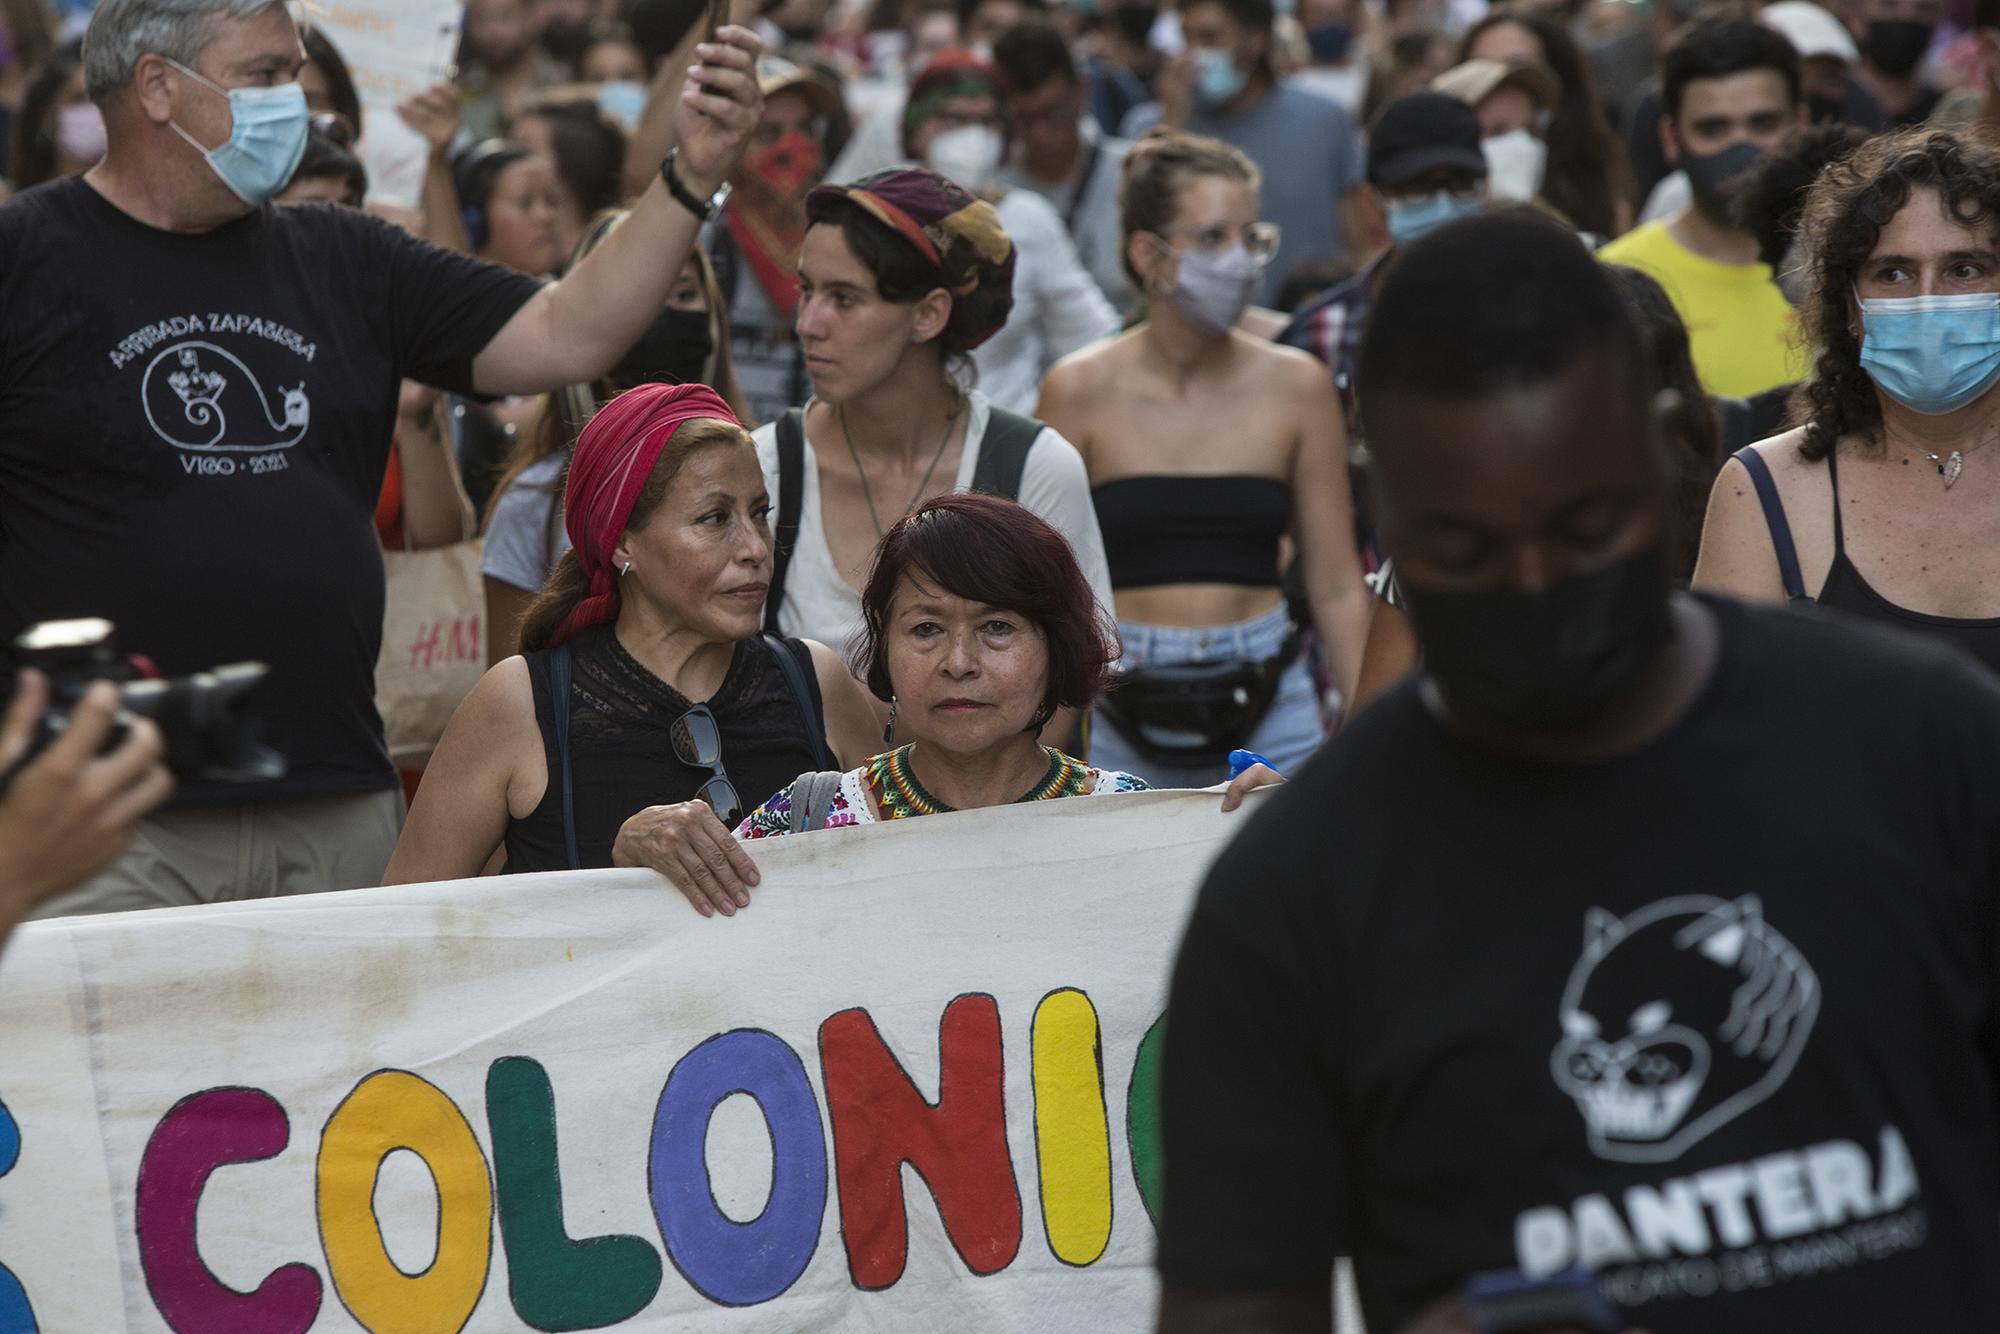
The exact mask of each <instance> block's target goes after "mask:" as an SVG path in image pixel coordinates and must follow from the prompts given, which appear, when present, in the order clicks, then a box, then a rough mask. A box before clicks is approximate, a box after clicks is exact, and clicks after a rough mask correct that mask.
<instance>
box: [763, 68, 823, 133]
mask: <svg viewBox="0 0 2000 1334" xmlns="http://www.w3.org/2000/svg"><path fill="white" fill-rule="evenodd" d="M787 89H796V90H798V91H799V92H801V93H803V94H804V95H805V99H806V101H807V103H809V104H810V105H811V107H812V112H813V114H814V115H815V116H824V117H826V118H827V119H828V120H833V119H836V118H837V117H839V115H840V113H841V105H840V90H839V89H838V88H836V87H834V86H833V80H831V79H829V78H827V77H826V75H824V74H821V73H820V72H819V71H818V70H812V69H805V68H803V67H802V66H799V65H794V64H793V63H792V62H791V61H789V60H786V59H785V58H784V57H782V56H765V57H763V58H762V59H760V60H759V61H758V62H757V91H758V92H760V93H762V94H763V95H764V96H765V97H766V98H769V97H771V96H773V95H774V94H777V93H782V92H784V91H786V90H787Z"/></svg>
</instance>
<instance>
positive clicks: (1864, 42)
mask: <svg viewBox="0 0 2000 1334" xmlns="http://www.w3.org/2000/svg"><path fill="white" fill-rule="evenodd" d="M1935 31H1936V29H1935V28H1933V27H1932V26H1931V25H1930V24H1928V23H1917V22H1914V21H1912V20H1910V19H1870V20H1869V21H1868V31H1867V33H1866V34H1865V35H1864V36H1863V37H1862V39H1861V49H1862V51H1863V52H1865V53H1866V54H1867V56H1868V63H1869V64H1871V65H1873V66H1874V67H1875V68H1876V69H1878V70H1881V71H1882V72H1883V73H1884V74H1886V75H1888V76H1889V77H1890V78H1892V79H1903V78H1908V77H1909V73H1910V71H1911V70H1913V69H1915V68H1916V67H1917V62H1918V61H1920V60H1922V59H1923V58H1924V52H1926V51H1928V50H1930V49H1931V34H1932V33H1933V32H1935Z"/></svg>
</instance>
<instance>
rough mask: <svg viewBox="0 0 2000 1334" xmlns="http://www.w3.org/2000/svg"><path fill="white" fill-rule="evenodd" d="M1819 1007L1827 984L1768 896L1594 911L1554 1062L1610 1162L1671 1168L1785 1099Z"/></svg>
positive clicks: (1567, 995) (1560, 1082)
mask: <svg viewBox="0 0 2000 1334" xmlns="http://www.w3.org/2000/svg"><path fill="white" fill-rule="evenodd" d="M1818 1014H1819V980H1818V979H1817V978H1816V977H1815V976H1814V975H1813V970H1812V967H1811V965H1809V964H1808V963H1807V962H1806V961H1805V958H1804V956H1802V955H1801V954H1800V953H1799V952H1798V951H1797V950H1796V949H1794V948H1793V947H1792V944H1791V942H1790V941H1788V940H1786V939H1785V938H1784V937H1783V936H1781V935H1779V934H1778V933H1777V932H1776V931H1775V930H1773V929H1772V928H1771V927H1770V925H1769V924H1767V923H1766V922H1765V921H1764V916H1763V909H1762V906H1761V905H1760V904H1759V903H1758V901H1757V898H1756V896H1755V895H1745V896H1743V897H1742V898H1739V899H1736V900H1734V901H1733V902H1732V901H1728V900H1724V899H1718V898H1711V897H1709V896H1707V895H1687V896H1684V897H1680V898H1672V899H1663V900H1661V901H1660V902H1658V903H1653V904H1648V905H1647V906H1646V907H1644V908H1641V909H1639V911H1637V912H1635V913H1633V914H1632V915H1631V916H1630V917H1626V918H1624V919H1622V920H1621V919H1619V918H1617V917H1614V916H1613V915H1612V914H1610V913H1608V912H1605V911H1603V910H1602V909H1599V908H1593V909H1591V910H1590V912H1589V913H1587V914H1586V915H1585V919H1584V948H1583V957H1582V958H1580V959H1578V960H1577V962H1576V967H1575V968H1574V969H1572V970H1571V972H1570V975H1569V985H1568V986H1567V987H1566V988H1565V989H1564V991H1563V999H1562V1010H1561V1016H1560V1017H1561V1021H1562V1030H1563V1039H1562V1041H1561V1042H1559V1043H1557V1044H1556V1048H1555V1052H1554V1054H1553V1057H1552V1060H1551V1067H1552V1069H1553V1071H1554V1074H1555V1081H1556V1084H1557V1086H1558V1087H1560V1088H1561V1089H1562V1091H1563V1092H1565V1093H1567V1094H1569V1096H1570V1097H1572V1098H1574V1099H1575V1100H1576V1105H1577V1109H1578V1110H1579V1111H1581V1112H1582V1113H1583V1119H1584V1125H1585V1127H1586V1129H1587V1130H1588V1132H1589V1137H1590V1147H1591V1151H1592V1152H1593V1153H1595V1154H1596V1155H1597V1156H1598V1157H1600V1158H1608V1159H1612V1160H1614V1161H1618V1162H1628V1163H1660V1162H1670V1161H1672V1160H1673V1159H1675V1158H1678V1157H1679V1156H1680V1155H1681V1154H1682V1153H1683V1152H1685V1151H1686V1150H1687V1149H1688V1147H1689V1146H1691V1145H1693V1144H1694V1143H1695V1142H1696V1141H1697V1140H1700V1139H1701V1138H1702V1137H1703V1136H1705V1135H1707V1134H1709V1133H1710V1132H1711V1131H1713V1130H1715V1129H1716V1127H1718V1126H1721V1125H1723V1124H1724V1123H1726V1122H1728V1121H1730V1120H1732V1119H1734V1118H1735V1117H1737V1116H1740V1115H1741V1114H1742V1113H1743V1112H1745V1111H1747V1110H1748V1109H1749V1108H1751V1107H1754V1106H1756V1105H1757V1104H1758V1103H1760V1102H1762V1101H1763V1100H1764V1099H1766V1098H1768V1097H1770V1096H1771V1094H1773V1093H1775V1092H1776V1091H1777V1090H1778V1088H1779V1087H1780V1086H1781V1085H1783V1084H1784V1082H1785V1078H1786V1076H1788V1075H1789V1074H1790V1073H1791V1070H1792V1066H1793V1064H1794V1063H1795V1062H1796V1061H1797V1060H1798V1056H1799V1052H1800V1050H1801V1049H1802V1048H1803V1047H1804V1046H1805V1042H1806V1037H1807V1035H1808V1034H1810V1033H1811V1031H1812V1026H1813V1020H1814V1019H1815V1018H1816V1017H1817V1016H1818Z"/></svg>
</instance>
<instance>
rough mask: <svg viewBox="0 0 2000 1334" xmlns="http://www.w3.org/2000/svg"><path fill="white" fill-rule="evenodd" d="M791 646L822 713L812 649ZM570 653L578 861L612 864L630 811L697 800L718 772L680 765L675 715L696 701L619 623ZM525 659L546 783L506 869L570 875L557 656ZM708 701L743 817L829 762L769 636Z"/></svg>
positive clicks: (586, 634) (742, 652) (518, 827)
mask: <svg viewBox="0 0 2000 1334" xmlns="http://www.w3.org/2000/svg"><path fill="white" fill-rule="evenodd" d="M783 642H784V645H785V649H786V651H787V652H789V653H791V654H792V656H793V658H794V659H796V660H797V662H798V664H799V667H800V669H801V670H802V671H803V672H804V673H805V680H806V688H807V689H808V690H809V691H811V692H812V697H813V709H814V711H815V712H816V713H820V712H821V705H820V700H819V681H818V679H817V678H816V677H815V676H814V675H813V666H812V656H811V654H810V652H809V651H808V650H807V648H806V646H805V645H804V644H803V643H801V642H800V641H798V640H796V639H787V640H785V641H783ZM570 649H571V666H570V675H571V681H570V700H569V710H570V715H569V716H570V723H569V746H570V776H571V782H572V783H573V784H574V785H575V808H576V848H577V856H578V859H579V861H580V862H581V864H582V865H584V866H609V865H611V845H612V843H613V842H614V841H615V840H616V839H617V837H618V829H619V826H620V825H622V824H624V823H625V821H626V819H627V818H629V817H630V816H631V815H632V814H633V813H635V812H637V811H639V810H642V809H644V808H645V807H647V806H661V805H666V804H669V803H672V802H679V801H688V800H690V799H692V798H693V797H694V795H695V793H696V792H697V791H699V790H700V788H701V786H702V784H704V783H706V782H707V781H708V779H709V777H710V774H709V771H708V770H707V769H705V768H698V767H695V766H693V765H688V764H683V763H681V760H680V757H679V756H677V755H676V754H675V753H674V747H673V742H672V740H671V738H670V737H669V735H668V732H669V729H670V728H671V727H672V726H673V723H674V721H675V720H676V719H677V718H679V717H680V716H681V714H683V713H685V712H686V711H687V709H688V708H689V707H690V701H689V700H688V698H687V697H686V696H685V695H682V694H681V693H680V692H679V691H678V690H675V689H674V688H673V687H671V686H669V685H668V684H667V683H666V682H664V681H662V680H660V678H659V677H657V676H655V675H653V674H652V673H651V672H649V671H647V670H646V669H645V668H644V667H642V666H641V665H640V664H639V663H638V661H637V660H636V659H634V658H633V657H632V655H631V654H629V653H627V652H626V651H625V648H624V646H623V645H621V644H620V643H619V642H618V636H617V634H616V633H615V632H614V630H613V628H612V627H611V626H609V625H598V626H592V627H591V628H590V629H588V630H585V631H583V632H582V633H580V634H578V635H577V636H576V637H575V638H573V639H571V640H570ZM527 660H528V676H529V679H530V680H531V682H532V683H533V688H534V695H535V721H536V723H537V724H538V725H539V726H540V727H541V730H542V754H543V755H544V756H545V757H546V759H547V762H548V766H549V785H548V790H547V791H546V792H545V793H544V794H543V796H542V800H541V803H540V804H539V805H537V806H536V807H535V809H534V810H533V811H532V812H531V813H530V814H529V815H528V816H527V818H526V819H522V820H515V821H512V822H510V823H509V824H508V826H507V864H506V867H505V869H506V870H507V871H509V872H515V871H561V870H567V869H568V858H567V855H566V853H565V852H564V849H563V818H562V790H561V788H562V768H561V763H560V761H559V759H558V757H557V754H556V740H555V727H554V725H553V723H552V721H551V720H552V719H553V717H554V714H553V713H551V712H550V702H549V655H548V654H547V653H530V654H528V655H527ZM708 706H709V708H710V710H711V711H713V712H714V714H715V719H716V722H717V724H718V725H719V726H720V728H721V731H722V767H723V769H724V770H725V771H726V772H727V773H728V774H729V780H730V782H731V783H733V784H734V785H735V786H736V789H737V791H738V792H739V793H740V794H741V796H742V799H743V810H742V811H740V812H738V818H741V817H742V816H743V815H747V814H748V813H749V812H750V811H752V810H754V809H755V808H756V807H757V805H758V804H759V803H760V802H762V801H764V800H765V799H766V798H767V797H769V796H771V795H772V794H773V793H775V792H778V791H779V790H781V789H782V788H784V787H785V786H786V785H787V784H789V783H790V782H791V781H792V780H793V779H794V778H797V777H798V776H799V775H800V774H802V773H807V772H810V771H812V770H816V769H818V768H820V767H821V765H820V761H819V745H818V740H819V739H818V738H815V737H809V736H807V734H806V721H805V719H803V718H802V717H800V716H799V710H798V705H797V704H796V703H795V702H794V700H793V698H792V693H791V691H790V690H789V689H788V688H787V687H786V685H785V676H784V673H783V671H782V670H780V668H779V666H778V663H777V659H776V658H775V657H774V656H773V652H772V649H771V647H770V645H769V644H768V643H766V642H765V641H764V640H763V639H761V638H751V639H745V640H741V641H739V642H738V643H737V645H736V654H735V656H734V657H733V658H731V659H730V663H729V671H728V672H727V673H726V674H725V675H724V676H723V678H722V685H721V686H720V687H719V688H718V689H717V690H716V692H715V694H714V695H713V696H712V697H710V699H709V701H708ZM821 716H822V717H824V716H825V715H824V714H823V713H821ZM730 823H734V821H731V822H730Z"/></svg>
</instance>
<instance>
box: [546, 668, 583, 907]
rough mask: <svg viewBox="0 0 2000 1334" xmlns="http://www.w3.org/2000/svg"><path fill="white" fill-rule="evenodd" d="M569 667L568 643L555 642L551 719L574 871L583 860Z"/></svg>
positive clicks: (566, 838) (567, 844)
mask: <svg viewBox="0 0 2000 1334" xmlns="http://www.w3.org/2000/svg"><path fill="white" fill-rule="evenodd" d="M569 668H570V662H569V645H568V644H566V643H564V644H558V645H556V646H555V648H553V649H551V650H550V651H549V697H550V705H551V707H552V708H553V709H554V716H553V718H552V719H551V721H552V722H554V723H555V733H556V766H557V768H558V769H559V770H560V771H561V773H560V781H561V783H562V813H563V816H562V820H563V851H564V852H565V853H567V854H568V856H569V869H570V870H572V871H574V870H578V869H579V868H581V866H582V865H583V863H582V860H581V859H580V858H578V856H577V855H576V787H575V785H574V784H572V783H571V782H570V777H569V775H570V765H569Z"/></svg>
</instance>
